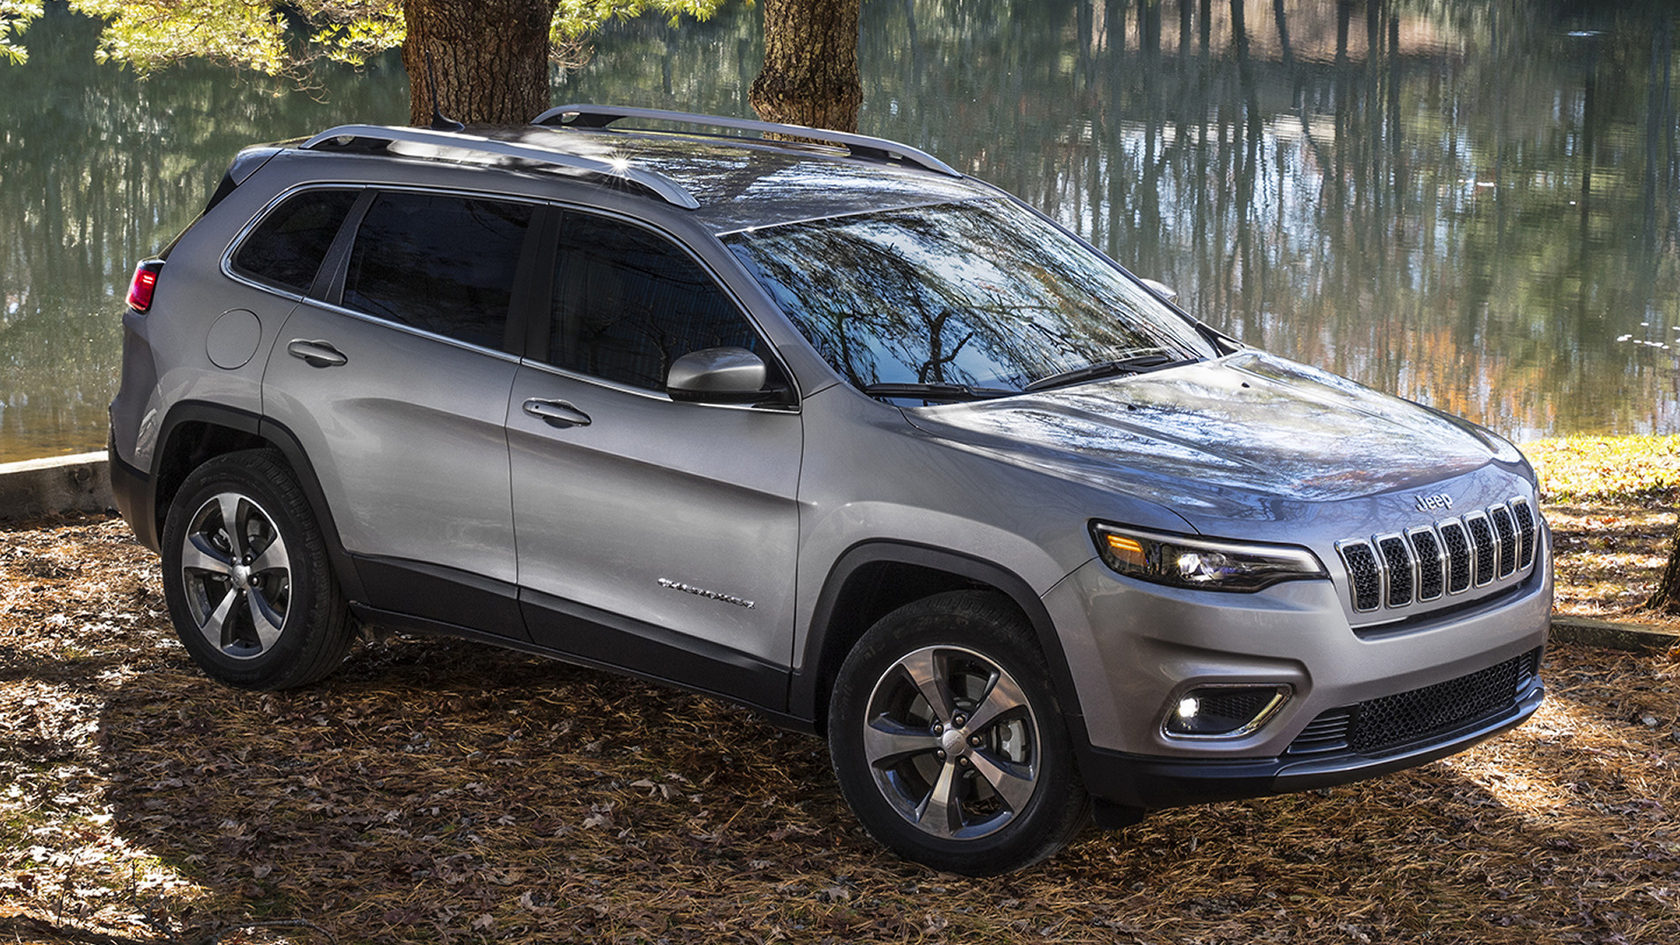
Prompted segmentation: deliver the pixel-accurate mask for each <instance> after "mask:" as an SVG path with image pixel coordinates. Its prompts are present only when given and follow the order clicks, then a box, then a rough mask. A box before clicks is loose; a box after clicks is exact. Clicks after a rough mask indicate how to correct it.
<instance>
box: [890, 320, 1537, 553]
mask: <svg viewBox="0 0 1680 945" xmlns="http://www.w3.org/2000/svg"><path fill="white" fill-rule="evenodd" d="M905 413H906V415H907V416H908V417H909V419H910V422H911V423H913V424H914V425H916V426H917V427H918V428H920V429H922V430H923V431H925V432H927V433H929V434H931V435H934V436H936V437H939V438H941V439H943V440H946V441H947V442H948V443H949V444H950V445H952V446H956V447H958V448H962V449H969V450H975V451H979V452H983V453H987V454H990V455H991V456H993V457H994V458H997V459H1001V460H1004V461H1007V462H1011V463H1015V464H1018V465H1024V466H1028V467H1032V468H1036V469H1039V470H1041V471H1044V472H1048V473H1051V474H1054V475H1057V476H1059V477H1061V478H1067V479H1074V480H1077V481H1082V482H1084V483H1087V484H1089V485H1092V486H1095V487H1097V488H1101V489H1104V490H1105V491H1111V492H1120V493H1124V494H1126V495H1129V496H1132V497H1135V498H1139V499H1144V500H1147V501H1151V502H1155V503H1158V504H1160V505H1162V506H1165V507H1166V508H1169V509H1172V510H1173V511H1175V512H1177V513H1178V514H1179V515H1180V516H1182V517H1183V518H1184V519H1185V520H1186V521H1188V522H1189V523H1190V524H1191V526H1192V527H1195V528H1196V529H1197V530H1199V531H1204V532H1208V531H1210V528H1211V529H1212V530H1219V527H1220V526H1219V523H1220V522H1221V521H1247V522H1254V521H1271V522H1291V521H1293V522H1299V521H1300V520H1301V519H1302V518H1303V517H1307V516H1309V515H1311V514H1313V511H1314V508H1315V507H1322V506H1324V505H1325V504H1327V503H1344V502H1346V501H1347V500H1351V499H1360V498H1368V497H1373V496H1383V495H1389V494H1392V493H1396V492H1400V491H1403V490H1407V489H1412V488H1416V487H1421V486H1426V485H1431V484H1435V483H1440V482H1443V481H1445V480H1449V479H1453V478H1455V477H1459V476H1464V475H1467V474H1469V473H1472V472H1474V471H1476V470H1478V469H1482V468H1483V467H1486V466H1488V465H1489V464H1490V463H1491V462H1493V461H1494V460H1496V459H1497V460H1499V461H1500V462H1501V463H1502V464H1505V465H1507V466H1520V464H1521V463H1522V458H1521V454H1520V453H1517V452H1516V450H1515V448H1513V447H1511V446H1510V444H1508V443H1505V442H1504V441H1503V440H1501V439H1499V438H1498V437H1496V436H1494V435H1493V434H1492V433H1489V432H1488V431H1485V430H1483V429H1481V428H1480V427H1477V426H1476V425H1474V424H1472V423H1469V422H1468V421H1464V420H1460V419H1458V418H1455V417H1449V416H1447V415H1445V414H1442V413H1439V412H1436V411H1434V410H1431V409H1429V408H1426V407H1421V406H1419V405H1417V404H1414V403H1411V402H1409V401H1405V400H1401V399H1399V398H1397V397H1392V396H1389V395H1387V394H1382V393H1379V392H1377V391H1374V390H1371V389H1370V388H1367V387H1364V386H1362V385H1360V384H1356V383H1354V382H1353V381H1350V380H1347V379H1346V378H1343V377H1338V376H1336V375H1334V374H1330V373H1328V372H1325V371H1320V370H1318V369H1316V368H1312V367H1308V366H1306V365H1302V364H1296V363H1294V362H1292V361H1288V360H1285V359H1283V358H1278V357H1274V356H1272V355H1269V354H1265V353H1263V352H1259V351H1244V352H1241V353H1238V354H1235V355H1231V356H1229V357H1226V358H1222V359H1220V360H1217V361H1205V362H1199V363H1196V364H1190V365H1185V366H1183V367H1177V368H1171V369H1168V370H1163V371H1158V372H1154V373H1149V374H1141V375H1134V376H1130V377H1120V378H1116V379H1113V380H1107V381H1101V382H1093V383H1087V384H1080V385H1076V386H1072V387H1067V388H1061V389H1057V390H1052V391H1045V392H1041V393H1035V394H1023V395H1019V396H1014V397H1007V398H1002V399H999V400H990V401H980V402H975V403H967V404H955V405H948V406H938V407H927V408H921V409H914V410H906V411H905ZM1514 472H1515V469H1514V468H1513V469H1512V470H1509V471H1507V473H1506V474H1505V475H1504V476H1501V478H1502V479H1503V478H1507V477H1509V476H1510V475H1511V474H1512V473H1514Z"/></svg>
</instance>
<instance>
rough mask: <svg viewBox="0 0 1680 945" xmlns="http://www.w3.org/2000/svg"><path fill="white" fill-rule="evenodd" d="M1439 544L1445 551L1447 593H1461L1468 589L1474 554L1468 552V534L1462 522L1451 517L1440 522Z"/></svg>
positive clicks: (1472, 570)
mask: <svg viewBox="0 0 1680 945" xmlns="http://www.w3.org/2000/svg"><path fill="white" fill-rule="evenodd" d="M1441 544H1442V546H1443V547H1444V548H1445V549H1446V552H1447V593H1449V594H1462V593H1464V592H1465V591H1467V590H1469V589H1470V579H1471V576H1472V574H1473V572H1474V565H1475V560H1474V559H1475V556H1474V555H1472V554H1471V553H1470V536H1469V535H1468V534H1466V533H1465V531H1464V523H1463V522H1460V521H1458V520H1457V519H1453V520H1452V521H1449V522H1442V523H1441Z"/></svg>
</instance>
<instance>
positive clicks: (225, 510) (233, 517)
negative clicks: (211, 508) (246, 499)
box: [216, 492, 245, 561]
mask: <svg viewBox="0 0 1680 945" xmlns="http://www.w3.org/2000/svg"><path fill="white" fill-rule="evenodd" d="M216 502H217V504H218V505H220V506H221V509H222V531H224V532H226V533H227V538H228V549H229V550H230V551H232V552H233V559H234V560H235V561H238V560H239V559H241V558H243V557H245V529H244V527H243V523H242V522H241V521H240V519H239V508H240V504H241V503H240V501H239V496H236V495H234V494H233V493H231V492H224V493H222V494H221V495H219V496H217V497H216Z"/></svg>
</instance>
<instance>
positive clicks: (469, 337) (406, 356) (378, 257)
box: [264, 189, 539, 636]
mask: <svg viewBox="0 0 1680 945" xmlns="http://www.w3.org/2000/svg"><path fill="white" fill-rule="evenodd" d="M538 213H539V208H538V207H537V206H536V205H534V204H530V203H523V202H518V201H512V200H490V199H482V198H476V197H468V196H462V195H456V194H448V193H430V192H420V191H411V190H395V189H392V190H383V191H374V190H369V191H364V192H363V193H362V195H361V196H360V197H359V198H358V200H357V203H356V206H355V207H354V208H353V209H352V210H351V212H350V218H349V221H348V225H347V226H346V227H345V228H344V230H342V231H341V232H340V234H339V236H338V238H337V240H336V241H335V243H334V246H333V249H332V251H331V252H330V253H329V255H328V259H327V263H326V265H325V266H324V267H323V271H322V273H321V275H320V277H319V278H317V279H316V281H315V284H314V286H313V288H312V290H311V292H310V296H309V297H308V298H306V299H304V300H303V301H302V302H301V303H300V304H299V305H298V307H297V309H296V310H295V311H294V312H293V314H292V316H291V318H290V319H289V320H288V321H287V323H286V325H285V327H284V329H283V330H282V331H281V333H280V338H279V343H278V344H277V345H276V346H275V348H274V351H273V354H272V355H271V356H270V358H269V363H268V370H267V374H266V376H265V378H264V399H265V412H266V414H267V415H268V416H269V417H272V418H273V419H275V420H277V421H278V422H280V423H282V424H284V425H285V426H286V427H287V428H288V429H290V430H291V432H292V433H293V434H294V435H295V436H296V437H297V439H298V440H299V441H300V442H301V444H302V445H303V448H304V450H305V451H306V453H307V454H308V457H309V460H310V462H311V463H312V464H313V466H314V471H315V474H316V476H317V477H318V478H319V480H320V483H321V487H322V490H323V491H324V492H325V494H326V498H327V501H328V503H329V505H330V506H331V510H332V513H333V516H334V518H335V520H336V524H337V527H338V531H339V534H340V536H341V537H342V539H343V541H344V545H345V548H346V550H348V551H349V552H350V553H351V554H352V555H354V556H355V557H356V559H357V570H358V573H359V574H360V575H361V577H362V579H363V583H364V585H365V586H366V590H367V593H368V597H369V598H370V599H369V601H368V603H369V604H371V605H372V606H374V607H376V608H380V609H384V610H390V611H396V612H401V613H407V614H418V615H420V616H424V617H428V618H431V619H434V620H440V621H443V622H446V623H452V624H459V625H470V626H477V627H481V628H483V629H490V630H496V631H498V632H502V633H505V634H508V635H513V636H523V635H524V632H523V629H522V626H521V623H520V620H519V616H518V612H517V605H516V603H515V597H516V593H515V591H514V581H515V578H516V561H515V556H514V545H513V514H512V498H511V494H510V487H509V481H508V451H507V439H506V435H505V432H504V428H503V425H504V421H505V418H506V415H507V400H508V392H509V389H510V388H511V387H512V384H513V377H514V373H515V371H516V370H517V368H518V358H517V357H515V356H514V355H512V354H510V353H509V352H508V350H507V347H508V338H507V335H508V334H509V333H510V332H509V329H508V323H509V312H510V309H511V308H512V306H513V305H514V303H515V298H516V296H517V292H518V288H517V287H518V284H519V280H520V279H521V277H522V275H523V274H524V272H525V269H527V268H528V267H529V265H530V261H529V259H527V258H526V257H527V254H528V253H529V252H530V251H531V249H530V248H529V247H528V246H527V244H528V243H530V242H532V240H531V238H530V237H531V234H532V233H533V232H534V231H535V230H536V229H537V227H534V226H533V221H534V220H536V219H537V215H538ZM522 266H523V267H524V268H522Z"/></svg>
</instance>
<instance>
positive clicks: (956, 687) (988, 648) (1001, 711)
mask: <svg viewBox="0 0 1680 945" xmlns="http://www.w3.org/2000/svg"><path fill="white" fill-rule="evenodd" d="M1030 632H1031V630H1030V627H1028V626H1027V624H1026V622H1025V620H1024V619H1023V618H1022V617H1021V615H1020V613H1019V612H1018V611H1017V610H1015V608H1014V607H1013V606H1012V605H1010V604H1009V603H1008V602H1007V601H1006V600H1005V599H1004V598H1002V597H1000V596H998V595H995V594H990V593H984V592H973V591H958V592H950V593H945V594H938V595H935V596H933V597H929V598H925V599H923V600H920V601H916V602H914V603H911V604H907V605H905V606H903V607H900V608H899V609H898V610H895V611H893V612H892V613H890V614H888V615H886V616H885V617H883V618H881V620H880V621H879V622H877V623H876V624H875V625H874V626H873V627H871V628H870V629H869V631H868V632H867V633H865V634H864V636H863V638H862V639H861V640H860V641H858V645H857V646H856V647H855V648H854V649H853V651H852V653H851V654H850V655H849V656H848V657H847V658H846V661H845V663H844V664H843V665H842V666H841V669H840V673H839V675H838V677H837V678H836V680H835V685H834V691H833V694H832V696H831V698H830V703H829V704H830V711H829V720H828V738H829V749H830V754H831V756H832V758H833V761H834V771H835V776H836V777H837V779H838V780H839V782H840V789H841V792H842V793H844V794H845V796H846V800H847V802H848V803H850V804H851V806H852V809H853V810H854V811H856V812H857V815H858V819H859V820H861V821H863V824H864V826H865V827H867V828H868V829H869V831H870V833H871V834H873V835H874V836H875V838H876V839H878V840H880V841H881V843H883V844H884V845H886V846H887V847H889V848H891V849H892V850H894V851H895V852H897V853H899V854H900V855H901V856H904V857H906V858H907V859H912V860H916V861H917V862H920V863H924V864H926V865H928V866H931V867H934V868H935V869H941V870H947V871H950V872H954V873H964V874H967V875H971V876H984V875H991V874H995V873H1002V872H1008V871H1010V870H1015V869H1020V868H1021V867H1024V866H1028V865H1031V864H1033V863H1036V862H1038V861H1039V860H1042V859H1045V858H1046V857H1049V856H1050V855H1052V854H1054V853H1055V852H1056V851H1057V850H1060V849H1061V848H1062V847H1063V846H1064V845H1066V844H1067V842H1068V841H1069V840H1070V839H1072V837H1073V835H1074V834H1075V833H1076V832H1078V830H1079V828H1080V827H1081V826H1082V825H1083V824H1084V823H1085V820H1086V818H1087V817H1088V815H1089V812H1090V802H1089V799H1088V797H1087V795H1086V793H1085V789H1084V786H1083V785H1082V784H1081V783H1080V780H1079V775H1078V771H1077V770H1076V769H1075V766H1074V761H1073V753H1072V746H1071V744H1070V741H1069V738H1068V735H1067V729H1066V727H1065V725H1064V724H1063V722H1062V716H1061V708H1060V706H1059V705H1058V704H1057V701H1056V698H1055V695H1054V693H1053V691H1052V689H1051V686H1050V679H1049V672H1048V670H1047V668H1046V667H1045V663H1044V658H1043V656H1042V654H1040V652H1039V650H1038V648H1037V647H1036V646H1035V645H1033V643H1032V642H1031V637H1030V636H1029V634H1030Z"/></svg>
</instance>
